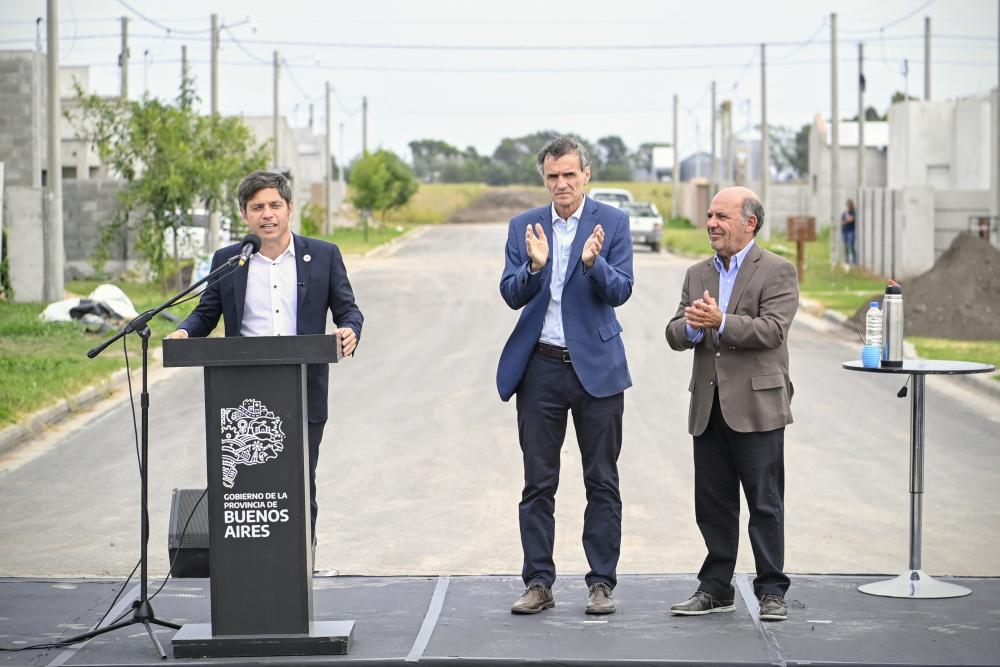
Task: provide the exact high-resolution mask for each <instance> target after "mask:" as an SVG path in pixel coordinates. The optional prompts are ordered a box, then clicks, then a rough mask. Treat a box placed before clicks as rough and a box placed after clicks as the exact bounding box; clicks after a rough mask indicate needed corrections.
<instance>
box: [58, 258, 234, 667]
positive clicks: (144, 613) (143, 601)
mask: <svg viewBox="0 0 1000 667" xmlns="http://www.w3.org/2000/svg"><path fill="white" fill-rule="evenodd" d="M241 259H242V257H241V256H240V255H233V256H232V257H230V258H229V259H228V260H227V261H226V263H225V264H223V265H221V266H219V267H218V268H217V269H215V270H214V271H212V272H211V273H209V274H208V275H207V276H205V277H204V278H202V279H201V280H199V281H198V282H196V283H193V284H192V285H191V286H190V287H188V288H187V289H186V290H184V291H183V292H180V293H178V294H176V295H175V296H173V297H171V298H170V299H168V300H167V301H165V302H163V303H162V304H160V305H159V306H157V307H156V308H153V309H152V310H147V311H146V312H144V313H142V314H141V315H139V316H138V317H136V318H135V319H133V320H132V321H131V322H129V323H128V324H126V325H125V326H123V327H122V328H121V329H119V330H118V332H117V333H116V334H115V335H114V336H112V337H111V338H109V339H108V340H106V341H104V342H103V343H101V344H100V345H98V346H97V347H95V348H94V349H92V350H90V351H89V352H87V356H88V357H89V358H91V359H93V358H94V357H96V356H97V355H99V354H100V353H101V352H103V351H104V350H105V349H106V348H107V347H108V346H109V345H111V344H112V343H114V342H115V341H116V340H118V339H119V338H122V337H123V336H126V335H128V334H130V333H134V334H137V335H138V336H139V338H140V339H142V393H141V395H140V403H139V404H140V406H141V423H142V439H141V447H142V449H141V454H140V456H139V480H140V481H139V485H140V501H139V507H140V510H139V511H140V514H139V524H140V526H141V538H140V542H139V565H140V571H139V599H137V600H135V601H133V602H132V608H133V609H134V610H135V611H134V612H133V613H132V618H131V619H129V620H127V621H121V622H119V623H114V624H112V625H108V626H106V627H103V628H95V629H93V630H90V631H89V632H85V633H83V634H79V635H76V636H75V637H69V638H68V639H64V640H62V643H66V644H75V643H78V642H81V641H86V640H89V639H92V638H93V637H96V636H98V635H102V634H104V633H106V632H112V631H113V630H118V629H120V628H124V627H127V626H129V625H135V624H141V625H142V626H143V627H145V628H146V632H147V633H149V638H150V639H151V640H153V645H154V646H155V647H156V652H157V653H159V655H160V658H162V659H166V657H167V654H166V653H164V652H163V646H161V645H160V642H159V640H158V639H157V638H156V635H155V634H153V628H152V627H151V626H150V624H151V623H155V624H156V625H160V626H163V627H165V628H172V629H174V630H180V627H181V626H179V625H177V624H176V623H170V622H168V621H164V620H161V619H158V618H156V615H155V614H154V613H153V607H152V606H151V605H150V604H149V599H148V597H147V593H148V569H147V546H148V543H149V511H148V507H149V503H148V491H149V484H148V482H149V463H148V458H149V391H148V387H147V375H148V369H149V362H148V356H149V337H150V335H151V333H152V332H151V331H150V330H149V326H148V323H149V321H150V320H151V319H153V318H154V317H156V315H157V314H159V313H160V312H161V311H163V310H165V309H167V308H169V307H170V306H172V305H174V303H176V302H177V301H179V300H180V299H181V298H183V297H185V296H187V295H188V294H190V293H191V292H193V291H194V290H195V289H196V288H197V287H199V286H200V285H202V284H204V283H206V282H208V281H209V280H211V279H212V278H214V277H216V276H218V275H219V274H221V273H223V272H224V271H226V270H232V267H235V266H239V265H242V262H241ZM168 575H169V573H168Z"/></svg>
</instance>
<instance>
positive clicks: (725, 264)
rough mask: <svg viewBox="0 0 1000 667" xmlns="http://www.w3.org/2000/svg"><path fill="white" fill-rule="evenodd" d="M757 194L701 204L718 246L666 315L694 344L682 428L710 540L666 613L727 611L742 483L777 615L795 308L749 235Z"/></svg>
mask: <svg viewBox="0 0 1000 667" xmlns="http://www.w3.org/2000/svg"><path fill="white" fill-rule="evenodd" d="M763 223H764V208H763V206H762V205H761V203H760V199H759V198H758V197H757V195H755V194H754V193H753V192H752V191H751V190H748V189H747V188H739V187H736V188H726V189H724V190H722V191H720V192H719V193H718V194H717V195H716V196H715V197H714V198H713V199H712V204H711V207H710V208H709V211H708V237H709V241H710V243H711V245H712V248H713V249H714V250H715V252H716V254H715V256H714V257H712V258H711V259H709V260H703V261H700V262H698V263H697V264H695V265H694V266H692V267H691V268H689V269H688V271H687V275H686V276H685V277H684V287H683V289H682V291H681V302H680V305H679V306H678V308H677V312H676V313H675V314H674V316H673V318H671V320H670V322H669V323H668V324H667V330H666V335H667V342H668V343H669V344H670V347H672V348H673V349H675V350H687V349H689V348H694V370H693V372H692V374H691V384H690V386H689V390H690V392H691V407H690V413H689V419H688V431H689V432H690V433H691V435H692V436H694V477H695V481H694V486H695V517H696V519H697V521H698V528H699V529H700V530H701V534H702V537H703V538H704V540H705V546H706V547H707V548H708V555H707V556H706V557H705V562H704V563H703V565H702V567H701V571H700V572H699V573H698V580H699V582H700V584H699V586H698V590H697V591H696V592H695V594H694V595H693V596H692V597H691V598H690V599H689V600H687V601H686V602H682V603H680V604H676V605H674V606H673V607H671V609H670V611H671V613H673V614H677V615H682V616H700V615H703V614H710V613H713V612H727V611H733V610H734V609H735V604H734V598H735V590H734V589H733V585H732V578H733V571H734V570H735V568H736V553H737V548H738V546H739V514H740V498H739V493H740V483H741V482H742V484H743V491H744V493H745V495H746V499H747V506H748V508H749V511H750V530H749V532H750V544H751V546H752V547H753V553H754V561H755V564H756V569H757V577H756V578H755V579H754V594H755V595H756V596H757V599H758V600H759V601H760V618H761V619H762V620H768V621H780V620H785V619H786V618H787V617H788V608H787V606H786V604H785V601H784V597H785V592H786V591H787V590H788V584H789V581H788V577H787V576H785V574H784V572H783V568H784V546H785V545H784V487H785V469H784V459H783V451H784V435H785V425H786V424H790V423H791V422H792V413H791V410H790V409H789V403H790V402H791V399H792V393H793V388H792V382H791V379H790V378H789V375H788V329H789V327H790V326H791V324H792V318H793V317H794V316H795V311H796V309H797V308H798V302H799V289H798V280H797V278H796V273H795V267H794V266H793V265H792V264H791V263H790V262H789V261H787V260H785V259H783V258H781V257H779V256H777V255H775V254H773V253H771V252H768V251H767V250H764V249H762V248H761V247H760V246H759V245H757V243H756V242H755V237H756V235H757V232H758V231H759V230H760V227H761V225H762V224H763Z"/></svg>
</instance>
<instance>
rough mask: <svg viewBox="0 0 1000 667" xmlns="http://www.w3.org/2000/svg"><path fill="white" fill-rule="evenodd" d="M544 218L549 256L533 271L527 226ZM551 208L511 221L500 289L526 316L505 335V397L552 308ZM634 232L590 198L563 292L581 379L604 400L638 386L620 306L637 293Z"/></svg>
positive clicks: (501, 384) (500, 381) (622, 217)
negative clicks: (592, 251)
mask: <svg viewBox="0 0 1000 667" xmlns="http://www.w3.org/2000/svg"><path fill="white" fill-rule="evenodd" d="M536 223H538V224H541V226H542V229H544V230H545V236H546V237H547V238H548V239H549V259H548V262H546V264H545V266H544V267H543V268H542V270H541V271H539V272H538V273H536V274H535V275H532V274H531V272H530V271H529V270H528V268H529V266H530V264H531V260H530V258H529V257H528V252H527V250H526V248H525V246H524V232H525V228H526V227H527V226H528V225H529V224H531V225H535V224H536ZM598 223H600V225H601V227H602V228H603V229H604V246H603V247H602V248H601V253H600V255H598V256H597V258H596V259H595V260H594V265H593V266H592V267H591V268H590V269H588V270H587V271H586V272H585V271H584V266H583V262H582V261H581V260H580V256H581V255H582V254H583V244H584V243H585V242H586V240H587V239H588V238H590V235H591V233H592V232H593V231H594V227H595V226H596V225H597V224H598ZM552 248H553V235H552V206H551V204H550V205H548V206H543V207H541V208H533V209H531V210H529V211H526V212H525V213H522V214H521V215H519V216H517V217H516V218H514V219H513V220H511V221H510V227H509V228H508V230H507V258H506V265H505V266H504V270H503V277H502V278H501V279H500V294H501V296H503V300H504V301H506V302H507V305H508V306H510V307H511V308H513V309H515V310H517V309H522V308H523V310H522V311H521V316H520V318H519V319H518V321H517V325H516V326H515V327H514V331H513V333H511V335H510V338H508V339H507V344H506V345H504V348H503V352H502V353H501V354H500V364H499V367H498V368H497V389H498V390H499V392H500V398H501V399H503V400H504V401H507V400H509V399H510V397H511V396H513V395H514V393H515V392H516V391H517V386H518V384H520V382H521V378H522V377H523V376H524V370H525V368H527V366H528V360H529V359H530V358H531V354H532V352H533V351H534V349H535V345H536V344H537V343H538V337H539V335H541V333H542V323H543V322H544V320H545V310H546V308H548V304H549V299H550V292H549V285H550V283H551V281H552ZM633 282H634V278H633V277H632V232H631V231H630V230H629V220H628V216H627V215H626V214H625V213H624V212H623V211H621V210H619V209H617V208H615V207H613V206H608V205H607V204H602V203H600V202H597V201H594V200H593V199H590V198H589V197H588V198H587V199H586V201H585V203H584V206H583V214H582V216H581V218H580V222H579V224H578V225H577V228H576V236H575V237H574V238H573V245H572V246H571V249H570V255H569V266H568V267H567V269H566V282H565V284H564V287H563V293H562V316H563V331H564V333H565V336H566V347H567V348H568V349H569V354H570V358H571V359H572V362H573V370H575V371H576V374H577V377H579V378H580V383H581V384H582V385H583V387H584V389H586V390H587V393H588V394H590V395H591V396H595V397H597V398H603V397H606V396H611V395H613V394H617V393H618V392H621V391H624V390H625V389H626V388H627V387H630V386H632V378H631V376H630V375H629V372H628V364H627V362H626V361H625V346H624V345H623V344H622V339H621V335H620V334H621V332H622V325H621V324H619V322H618V319H617V318H616V317H615V310H614V309H615V307H616V306H620V305H622V304H623V303H625V302H626V301H628V298H629V296H631V295H632V284H633Z"/></svg>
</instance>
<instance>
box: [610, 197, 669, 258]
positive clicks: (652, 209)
mask: <svg viewBox="0 0 1000 667" xmlns="http://www.w3.org/2000/svg"><path fill="white" fill-rule="evenodd" d="M620 208H621V209H622V210H623V211H625V212H626V213H627V214H628V218H629V227H631V229H632V245H648V246H649V248H650V250H652V251H653V252H660V243H661V242H662V240H663V217H662V216H661V215H660V212H659V211H658V210H656V204H653V203H649V202H637V201H632V202H625V203H623V204H622V205H621V207H620Z"/></svg>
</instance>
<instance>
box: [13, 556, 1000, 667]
mask: <svg viewBox="0 0 1000 667" xmlns="http://www.w3.org/2000/svg"><path fill="white" fill-rule="evenodd" d="M885 578H887V577H886V576H883V577H867V576H829V575H822V576H820V575H798V576H793V577H792V588H791V590H790V591H789V596H788V602H789V613H790V619H789V620H788V621H785V622H782V623H770V624H768V623H763V624H762V623H761V622H760V621H759V620H758V619H757V618H756V609H755V608H753V607H754V605H752V604H751V605H750V606H749V607H748V605H747V604H746V599H747V597H748V596H750V597H751V599H752V595H751V593H750V588H749V578H748V577H747V576H746V575H738V577H737V580H738V581H737V582H736V583H738V584H739V586H738V589H739V593H740V594H738V595H737V601H736V612H735V613H731V614H712V615H710V616H704V617H689V618H681V617H674V616H670V615H669V614H668V613H667V609H668V607H669V606H670V605H671V604H673V603H675V602H679V601H682V600H684V599H685V598H687V597H688V595H690V594H691V593H692V592H693V591H694V589H695V585H696V581H695V578H694V577H693V576H691V575H631V576H623V577H622V578H621V580H620V581H619V584H618V587H617V589H616V590H615V599H616V600H617V602H618V607H619V610H618V613H617V614H614V615H612V616H606V617H598V616H587V615H585V614H584V613H583V609H584V603H585V602H586V587H585V585H584V583H583V581H582V577H579V576H575V577H566V578H563V579H561V580H560V581H559V582H558V583H557V584H556V587H555V598H556V607H555V609H550V610H548V611H545V612H542V613H541V614H539V615H537V616H512V615H511V614H510V612H509V608H510V604H511V603H512V602H513V601H514V600H515V599H516V598H517V596H518V595H519V594H520V593H521V592H522V585H521V582H520V579H519V578H517V577H511V576H476V577H317V578H315V579H314V618H315V620H317V621H339V620H355V621H357V625H356V627H355V631H354V644H353V647H352V649H351V652H350V655H347V656H339V657H338V656H329V657H315V658H313V657H308V658H302V657H298V658H266V659H265V658H259V659H247V658H230V659H189V660H176V659H173V658H169V659H168V661H166V662H167V663H168V664H178V665H182V664H183V665H212V664H225V665H237V664H256V665H260V664H305V665H314V664H315V665H327V664H343V663H358V664H362V665H365V666H366V667H367V666H374V665H383V664H385V665H389V664H391V665H399V667H405V664H406V663H408V662H410V663H415V662H420V663H422V664H429V665H433V666H435V667H438V666H440V665H449V666H457V665H461V667H466V666H473V665H489V666H490V667H502V666H504V665H523V664H526V663H532V664H534V665H546V664H551V665H574V666H575V667H585V666H587V665H595V666H596V665H614V664H625V663H628V665H629V667H634V666H635V665H637V664H650V665H652V664H670V665H694V664H699V665H701V664H713V665H805V664H810V665H910V664H913V665H955V664H971V665H998V664H1000V579H996V578H962V579H952V580H951V581H955V582H956V583H961V584H962V585H964V586H967V587H969V588H971V589H972V591H973V593H972V595H970V596H967V597H963V598H952V599H944V600H907V599H893V598H882V597H872V596H869V595H865V594H863V593H860V592H858V590H857V586H858V584H861V583H866V582H869V581H875V580H878V579H885ZM156 583H157V585H158V582H156ZM207 583H208V582H207V581H206V580H204V579H179V580H176V581H170V582H168V583H167V586H166V587H165V588H164V589H163V592H162V593H160V594H159V595H158V596H157V597H156V598H155V599H154V600H153V608H154V610H155V611H156V614H157V616H158V617H159V618H162V619H165V620H170V621H174V622H176V623H190V622H196V623H206V622H208V620H209V601H208V586H207ZM120 585H121V582H120V581H112V580H93V579H84V580H71V579H23V578H17V579H13V578H8V579H0V646H3V647H17V646H24V645H26V644H34V643H38V642H45V641H54V640H56V639H58V638H59V637H66V636H69V635H73V634H77V633H79V632H83V631H84V630H86V629H89V628H90V627H91V626H92V625H93V624H94V623H96V622H97V620H98V619H99V618H100V616H101V614H102V613H104V610H105V609H107V607H108V605H109V604H110V602H111V600H112V599H113V597H114V594H115V593H116V591H117V589H118V588H119V587H120ZM155 588H156V587H155V586H152V587H151V591H152V590H155ZM136 590H137V589H135V587H133V586H132V585H131V584H130V586H129V590H128V591H126V593H128V594H131V595H132V596H133V597H134V595H135V593H136ZM128 604H129V602H124V603H121V602H120V603H119V604H117V605H116V611H115V612H113V615H117V613H120V612H121V611H124V610H125V609H126V608H127V606H128ZM173 634H174V631H173V630H166V629H159V628H158V629H157V636H158V637H159V638H160V641H161V642H162V643H163V644H164V647H165V648H166V650H167V652H168V655H169V654H170V648H169V646H170V638H171V637H172V636H173ZM155 664H164V661H161V660H159V659H158V658H157V656H156V652H155V650H154V649H153V646H152V643H151V642H150V640H149V637H148V636H147V635H146V633H145V631H144V630H143V629H142V627H141V626H131V627H129V628H125V629H122V630H118V631H117V632H114V633H109V634H106V635H103V636H101V637H98V638H96V639H93V640H91V641H90V642H89V643H87V644H86V645H84V646H82V647H79V648H69V649H51V650H46V651H24V652H20V653H8V652H0V665H33V666H34V665H38V666H51V667H56V666H58V665H155Z"/></svg>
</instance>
